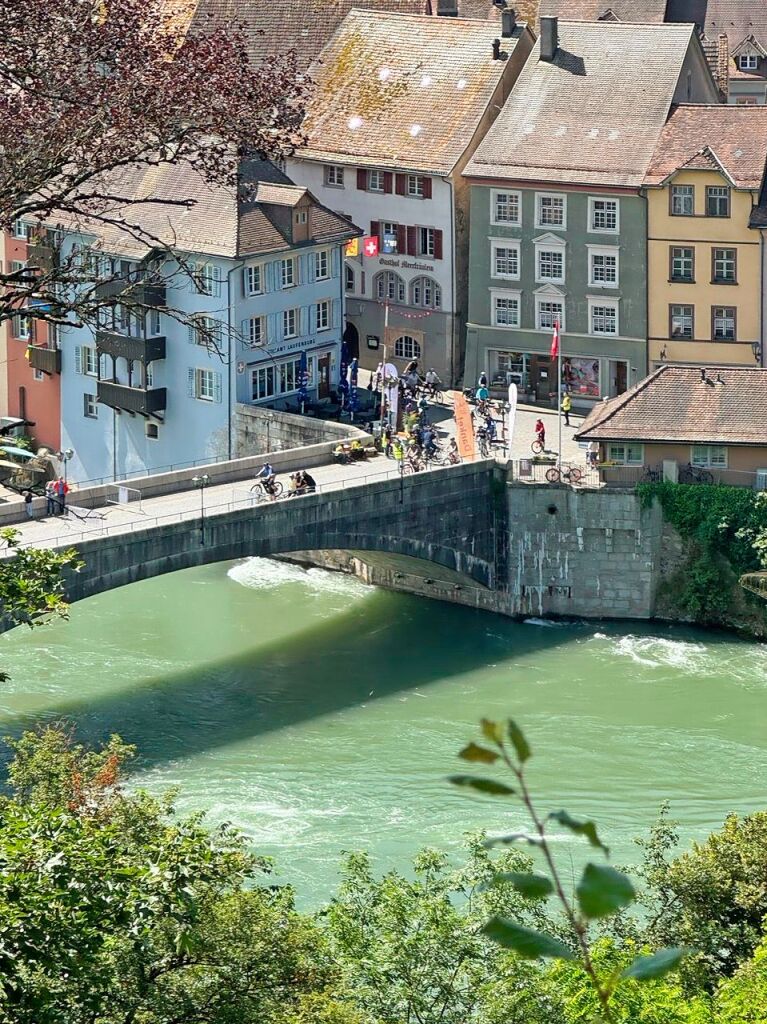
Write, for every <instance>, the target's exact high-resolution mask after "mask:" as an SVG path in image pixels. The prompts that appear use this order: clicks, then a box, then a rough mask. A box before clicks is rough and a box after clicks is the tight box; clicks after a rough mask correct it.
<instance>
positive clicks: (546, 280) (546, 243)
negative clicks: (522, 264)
mask: <svg viewBox="0 0 767 1024" xmlns="http://www.w3.org/2000/svg"><path fill="white" fill-rule="evenodd" d="M533 242H534V243H535V283H536V284H564V283H565V280H566V278H567V250H566V247H565V243H564V241H563V240H562V239H559V238H555V237H546V236H544V237H543V238H538V239H533ZM544 252H550V253H560V254H561V256H562V276H561V277H544V276H543V275H542V274H541V254H542V253H544Z"/></svg>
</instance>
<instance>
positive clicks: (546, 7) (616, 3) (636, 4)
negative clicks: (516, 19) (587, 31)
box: [540, 0, 666, 25]
mask: <svg viewBox="0 0 767 1024" xmlns="http://www.w3.org/2000/svg"><path fill="white" fill-rule="evenodd" d="M608 12H612V14H613V15H614V16H615V18H617V20H618V21H629V22H639V23H645V24H657V25H660V24H662V22H663V19H664V18H665V16H666V0H541V4H540V15H541V17H542V16H543V15H551V16H553V17H555V18H562V19H564V20H565V21H598V20H600V19H601V18H604V17H605V15H607V14H608Z"/></svg>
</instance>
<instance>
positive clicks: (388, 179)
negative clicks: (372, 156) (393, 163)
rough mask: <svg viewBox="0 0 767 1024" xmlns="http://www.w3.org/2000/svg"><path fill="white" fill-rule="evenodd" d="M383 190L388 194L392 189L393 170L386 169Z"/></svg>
mask: <svg viewBox="0 0 767 1024" xmlns="http://www.w3.org/2000/svg"><path fill="white" fill-rule="evenodd" d="M383 190H384V192H386V193H387V194H388V193H390V192H391V190H392V173H391V171H384V176H383Z"/></svg>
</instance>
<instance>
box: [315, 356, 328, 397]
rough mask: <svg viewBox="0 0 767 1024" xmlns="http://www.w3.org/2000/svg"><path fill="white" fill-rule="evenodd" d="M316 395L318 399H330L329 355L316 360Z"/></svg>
mask: <svg viewBox="0 0 767 1024" xmlns="http://www.w3.org/2000/svg"><path fill="white" fill-rule="evenodd" d="M317 395H318V396H319V397H320V398H329V397H330V354H328V355H325V356H320V358H319V359H318V360H317Z"/></svg>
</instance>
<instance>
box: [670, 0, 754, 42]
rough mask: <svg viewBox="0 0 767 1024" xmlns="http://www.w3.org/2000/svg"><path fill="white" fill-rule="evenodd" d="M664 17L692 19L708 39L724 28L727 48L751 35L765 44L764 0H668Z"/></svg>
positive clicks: (680, 19) (682, 20)
mask: <svg viewBox="0 0 767 1024" xmlns="http://www.w3.org/2000/svg"><path fill="white" fill-rule="evenodd" d="M666 17H667V20H668V21H679V22H690V21H694V22H695V23H696V24H697V25H698V26H699V27H700V28H701V29H703V31H704V32H705V34H706V36H707V38H708V39H714V40H715V39H716V38H717V36H718V35H719V33H720V32H724V33H725V35H726V36H727V38H728V39H729V41H730V50H734V49H735V47H736V46H738V44H739V43H740V42H742V40H744V39H745V38H746V36H749V35H754V36H756V38H757V39H758V40H759V41H760V42H761V44H762V46H767V4H766V3H765V2H764V0H668V10H667V14H666Z"/></svg>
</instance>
